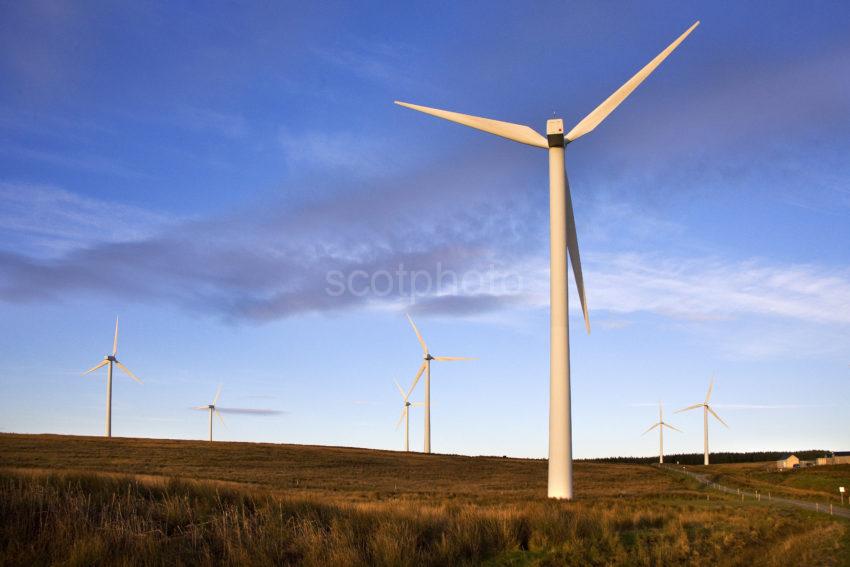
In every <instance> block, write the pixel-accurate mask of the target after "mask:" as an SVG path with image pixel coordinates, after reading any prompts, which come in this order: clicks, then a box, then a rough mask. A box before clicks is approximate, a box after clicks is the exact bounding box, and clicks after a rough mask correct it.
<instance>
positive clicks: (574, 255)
mask: <svg viewBox="0 0 850 567" xmlns="http://www.w3.org/2000/svg"><path fill="white" fill-rule="evenodd" d="M564 182H565V183H564V188H565V189H566V197H567V199H566V201H567V202H566V205H567V250H568V252H569V256H570V262H571V263H572V266H573V276H574V277H575V279H576V288H577V289H578V299H579V301H580V302H581V312H582V314H583V315H584V328H585V329H587V334H588V335H589V334H590V316H589V315H588V313H587V299H586V298H585V295H584V276H583V275H582V273H581V256H580V255H579V252H578V234H576V217H575V215H574V214H573V199H572V197H571V196H570V184H569V181H567V178H566V172H565V173H564Z"/></svg>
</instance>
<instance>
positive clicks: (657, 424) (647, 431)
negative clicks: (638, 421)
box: [640, 423, 661, 437]
mask: <svg viewBox="0 0 850 567" xmlns="http://www.w3.org/2000/svg"><path fill="white" fill-rule="evenodd" d="M659 425H661V424H660V423H656V424H655V425H653V426H652V427H650V428H649V429H647V430H646V431H644V432H643V433H641V434H640V436H641V437H643V436H644V435H646V434H647V433H649V432H650V431H652V430H653V429H655V428H656V427H658V426H659Z"/></svg>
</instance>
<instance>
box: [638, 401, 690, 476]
mask: <svg viewBox="0 0 850 567" xmlns="http://www.w3.org/2000/svg"><path fill="white" fill-rule="evenodd" d="M656 427H657V428H658V462H659V463H660V464H662V465H663V464H664V428H665V427H669V428H670V429H672V430H673V431H678V432H679V433H681V432H682V430H681V429H676V428H675V427H673V426H672V425H670V424H669V423H667V422H666V421H664V410H663V409H662V407H661V402H658V423H656V424H655V425H653V426H652V427H650V428H649V429H647V430H646V431H644V432H643V434H642V435H641V437H642V436H643V435H646V434H647V433H649V432H650V431H652V430H653V429H655V428H656Z"/></svg>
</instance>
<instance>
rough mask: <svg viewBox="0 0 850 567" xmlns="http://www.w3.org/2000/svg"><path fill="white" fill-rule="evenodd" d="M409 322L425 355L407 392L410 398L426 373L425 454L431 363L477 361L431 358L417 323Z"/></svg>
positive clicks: (428, 441)
mask: <svg viewBox="0 0 850 567" xmlns="http://www.w3.org/2000/svg"><path fill="white" fill-rule="evenodd" d="M407 320H408V321H410V326H411V327H413V332H414V333H416V338H417V339H419V344H420V345H422V353H423V354H424V357H423V358H424V360H423V361H422V365H421V366H420V367H419V371H417V372H416V377H415V378H414V379H413V384H411V385H410V390H408V391H407V396H408V397H410V394H411V393H413V389H414V388H415V387H416V384H417V383H418V382H419V377H420V376H422V373H423V372H425V452H426V453H430V452H431V361H432V360H439V361H441V362H451V361H454V360H475V359H474V358H470V357H468V356H431V353H430V352H428V345H426V344H425V340H424V339H423V338H422V335H421V334H420V333H419V329H417V328H416V323H414V322H413V319H411V318H410V315H408V316H407Z"/></svg>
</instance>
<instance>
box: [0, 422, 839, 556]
mask: <svg viewBox="0 0 850 567" xmlns="http://www.w3.org/2000/svg"><path fill="white" fill-rule="evenodd" d="M545 482H546V464H545V462H544V461H539V460H522V459H503V458H471V457H459V456H444V455H421V454H415V453H414V454H403V453H396V452H389V451H373V450H363V449H347V448H332V447H307V446H292V445H267V444H250V443H213V444H210V443H205V442H189V441H163V440H141V439H117V438H114V439H111V440H106V439H102V438H83V437H60V436H29V435H0V564H4V565H36V564H55V563H62V564H67V565H96V564H102V565H120V564H144V565H165V564H168V565H179V564H206V565H218V564H226V565H245V564H260V565H274V564H293V565H294V564H305V565H463V564H467V565H472V564H486V565H683V564H690V565H779V564H787V563H788V562H792V563H797V564H806V565H850V525H848V522H846V521H842V520H839V519H836V518H830V517H829V516H824V515H813V514H808V513H805V512H796V511H792V510H785V509H776V508H770V507H767V506H764V505H760V504H758V503H755V502H746V503H743V504H741V503H740V502H737V501H735V500H732V499H725V498H723V497H721V496H719V495H718V494H716V493H714V494H711V498H710V500H709V499H707V493H706V491H705V489H703V488H701V487H699V486H697V485H696V484H695V483H694V482H693V481H691V480H689V479H686V478H684V477H682V476H681V475H675V474H670V473H667V472H664V471H661V470H659V469H657V468H656V467H652V466H647V465H617V464H593V463H577V464H576V491H577V494H578V495H579V497H578V498H577V499H576V500H575V501H573V502H568V503H561V502H550V501H548V500H547V499H546V498H545Z"/></svg>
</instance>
